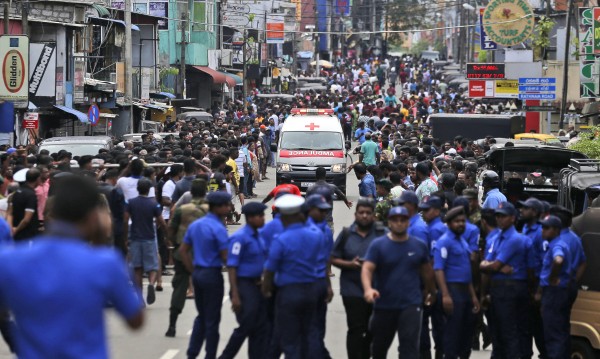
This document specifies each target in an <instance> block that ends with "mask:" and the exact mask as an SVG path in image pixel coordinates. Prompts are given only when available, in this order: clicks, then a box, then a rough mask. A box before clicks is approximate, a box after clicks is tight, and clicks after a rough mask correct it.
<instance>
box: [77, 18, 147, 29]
mask: <svg viewBox="0 0 600 359" xmlns="http://www.w3.org/2000/svg"><path fill="white" fill-rule="evenodd" d="M88 19H89V20H90V23H92V24H95V25H106V23H108V22H113V23H116V24H119V25H121V26H123V27H125V26H126V24H125V21H123V20H117V19H106V18H103V17H95V16H88ZM131 30H133V31H140V28H139V27H137V25H133V24H131Z"/></svg>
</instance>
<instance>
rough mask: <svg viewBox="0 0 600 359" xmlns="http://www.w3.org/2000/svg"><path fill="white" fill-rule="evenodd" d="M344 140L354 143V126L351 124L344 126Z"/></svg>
mask: <svg viewBox="0 0 600 359" xmlns="http://www.w3.org/2000/svg"><path fill="white" fill-rule="evenodd" d="M344 140H345V141H352V125H351V124H349V123H346V124H344Z"/></svg>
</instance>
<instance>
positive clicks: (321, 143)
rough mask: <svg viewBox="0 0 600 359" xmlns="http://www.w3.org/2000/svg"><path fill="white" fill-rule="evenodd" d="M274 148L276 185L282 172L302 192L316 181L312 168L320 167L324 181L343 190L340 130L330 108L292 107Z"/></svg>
mask: <svg viewBox="0 0 600 359" xmlns="http://www.w3.org/2000/svg"><path fill="white" fill-rule="evenodd" d="M277 149H278V153H277V157H276V162H277V175H276V182H277V185H279V184H281V176H282V175H284V174H285V175H288V176H289V177H291V178H292V180H293V183H294V184H296V185H297V186H298V187H299V188H300V191H302V192H305V191H306V190H307V189H308V188H309V187H310V186H312V185H314V183H315V182H316V176H315V171H316V169H317V168H318V167H324V168H325V170H326V171H327V182H328V183H332V184H334V185H336V186H337V187H338V188H339V189H340V190H341V191H342V192H344V193H346V156H345V143H344V133H343V130H342V125H341V124H340V121H339V119H338V118H337V116H336V115H335V114H334V113H333V110H332V109H306V108H302V109H292V111H291V114H290V116H289V117H288V118H287V119H286V120H285V123H284V124H283V126H282V127H281V132H280V134H279V142H278V144H277Z"/></svg>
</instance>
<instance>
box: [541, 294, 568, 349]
mask: <svg viewBox="0 0 600 359" xmlns="http://www.w3.org/2000/svg"><path fill="white" fill-rule="evenodd" d="M571 293H572V292H571V291H570V288H561V287H554V286H550V287H544V288H543V290H542V319H543V321H544V339H545V340H546V352H547V358H548V359H568V358H570V357H571V334H570V331H571V324H570V319H571V305H570V303H571V298H572V297H571Z"/></svg>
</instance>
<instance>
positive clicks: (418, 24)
mask: <svg viewBox="0 0 600 359" xmlns="http://www.w3.org/2000/svg"><path fill="white" fill-rule="evenodd" d="M385 6H386V21H387V26H386V28H388V29H389V30H392V31H403V30H411V29H422V28H425V27H427V26H424V22H425V21H426V20H431V19H427V15H429V16H431V12H432V10H429V11H428V10H427V8H426V7H425V4H424V3H423V2H421V1H419V0H389V2H388V3H387V4H386V5H385ZM434 12H435V11H434ZM429 27H432V26H429ZM388 42H389V43H392V44H395V45H397V46H400V45H402V38H401V36H400V33H397V32H393V33H390V34H389V35H388ZM411 52H412V51H411Z"/></svg>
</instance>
